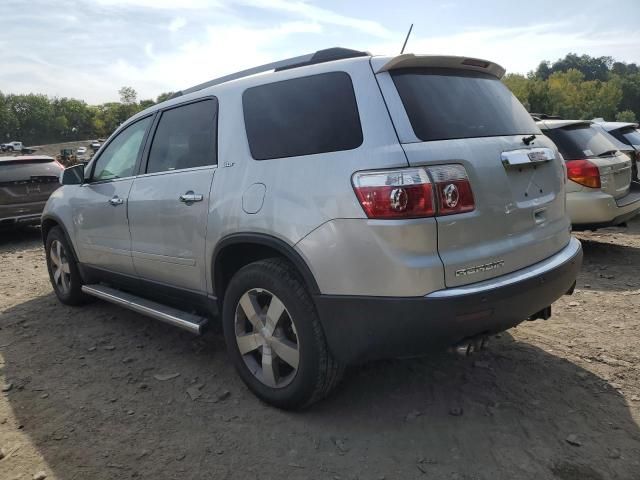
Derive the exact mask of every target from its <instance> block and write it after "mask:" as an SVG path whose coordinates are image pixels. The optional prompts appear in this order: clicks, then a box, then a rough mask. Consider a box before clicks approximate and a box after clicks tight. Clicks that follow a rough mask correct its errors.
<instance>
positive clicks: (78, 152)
mask: <svg viewBox="0 0 640 480" xmlns="http://www.w3.org/2000/svg"><path fill="white" fill-rule="evenodd" d="M86 153H87V147H78V150H76V155H84V154H86Z"/></svg>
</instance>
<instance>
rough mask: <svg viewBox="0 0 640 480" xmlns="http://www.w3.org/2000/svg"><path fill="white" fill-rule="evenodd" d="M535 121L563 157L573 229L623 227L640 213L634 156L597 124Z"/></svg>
mask: <svg viewBox="0 0 640 480" xmlns="http://www.w3.org/2000/svg"><path fill="white" fill-rule="evenodd" d="M536 123H537V125H538V127H539V128H540V130H541V131H542V133H544V134H545V135H546V136H547V137H549V138H550V139H551V140H553V142H554V143H555V144H556V146H557V147H558V150H559V151H560V153H561V154H562V156H563V157H564V160H565V165H566V167H567V179H568V181H567V212H568V213H569V217H570V218H571V223H572V225H573V227H574V229H577V230H587V229H589V230H593V229H597V228H603V227H609V226H615V225H620V224H623V223H625V222H627V221H628V220H630V219H631V218H633V217H635V216H636V215H637V214H638V213H639V212H640V189H636V188H635V185H634V188H632V182H631V174H632V160H631V158H630V157H629V155H627V154H625V153H623V152H621V151H620V148H619V144H618V143H617V142H616V141H615V140H614V139H612V138H611V137H610V136H609V135H608V134H607V133H606V132H603V131H602V130H601V128H600V127H599V125H594V124H593V122H591V121H589V120H558V119H553V120H551V119H547V120H540V121H538V122H536ZM634 183H635V182H634Z"/></svg>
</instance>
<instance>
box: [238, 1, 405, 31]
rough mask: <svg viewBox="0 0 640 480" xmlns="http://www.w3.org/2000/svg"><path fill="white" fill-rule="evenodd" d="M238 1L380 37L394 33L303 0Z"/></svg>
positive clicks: (374, 23) (372, 22)
mask: <svg viewBox="0 0 640 480" xmlns="http://www.w3.org/2000/svg"><path fill="white" fill-rule="evenodd" d="M240 3H244V4H246V5H252V6H254V7H259V8H264V9H270V10H277V11H281V12H287V13H291V14H295V15H299V16H301V17H304V18H307V19H309V20H312V21H315V22H319V23H325V24H330V25H337V26H340V27H347V28H352V29H354V30H358V31H360V32H362V33H366V34H369V35H373V36H376V37H380V38H389V37H392V36H393V35H394V34H393V32H391V31H390V30H388V29H387V28H385V27H384V26H382V25H381V24H380V23H378V22H374V21H372V20H363V19H361V18H355V17H350V16H346V15H341V14H339V13H336V12H334V11H331V10H327V9H325V8H321V7H316V6H315V5H312V4H310V3H307V2H304V1H287V0H240Z"/></svg>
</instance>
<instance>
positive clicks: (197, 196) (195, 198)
mask: <svg viewBox="0 0 640 480" xmlns="http://www.w3.org/2000/svg"><path fill="white" fill-rule="evenodd" d="M203 198H204V197H203V196H202V194H201V193H193V190H189V191H188V192H187V193H183V194H182V195H180V201H181V202H182V203H186V204H191V203H193V202H201V201H202V199H203Z"/></svg>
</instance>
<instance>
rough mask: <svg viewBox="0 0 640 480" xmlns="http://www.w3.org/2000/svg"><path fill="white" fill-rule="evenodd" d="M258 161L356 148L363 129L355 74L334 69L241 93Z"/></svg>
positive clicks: (250, 139)
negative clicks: (357, 100)
mask: <svg viewBox="0 0 640 480" xmlns="http://www.w3.org/2000/svg"><path fill="white" fill-rule="evenodd" d="M242 106H243V110H244V123H245V126H246V129H247V139H248V140H249V148H250V150H251V156H252V157H253V158H255V159H256V160H268V159H272V158H283V157H295V156H299V155H311V154H314V153H326V152H337V151H341V150H351V149H353V148H357V147H359V146H360V145H361V144H362V127H361V125H360V115H359V114H358V105H357V104H356V97H355V93H354V91H353V84H352V83H351V77H349V75H348V74H347V73H346V72H330V73H322V74H320V75H311V76H309V77H301V78H294V79H291V80H284V81H281V82H275V83H269V84H266V85H260V86H258V87H252V88H249V89H247V90H246V91H245V92H244V94H243V96H242Z"/></svg>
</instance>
